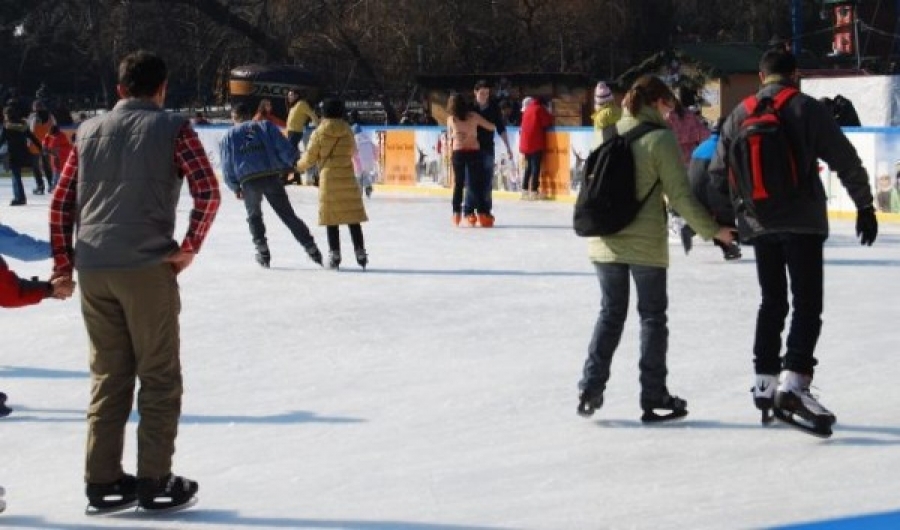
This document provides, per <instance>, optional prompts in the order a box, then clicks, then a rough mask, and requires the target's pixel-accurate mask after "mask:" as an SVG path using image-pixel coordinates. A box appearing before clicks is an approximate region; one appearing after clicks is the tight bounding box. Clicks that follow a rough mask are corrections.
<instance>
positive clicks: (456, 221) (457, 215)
mask: <svg viewBox="0 0 900 530" xmlns="http://www.w3.org/2000/svg"><path fill="white" fill-rule="evenodd" d="M461 220H462V214H461V213H459V212H454V213H453V224H454V225H456V226H459V222H460V221H461Z"/></svg>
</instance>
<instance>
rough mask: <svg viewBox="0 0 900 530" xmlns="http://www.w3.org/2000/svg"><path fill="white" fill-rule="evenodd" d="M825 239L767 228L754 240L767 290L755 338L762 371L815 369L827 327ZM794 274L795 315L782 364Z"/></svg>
mask: <svg viewBox="0 0 900 530" xmlns="http://www.w3.org/2000/svg"><path fill="white" fill-rule="evenodd" d="M824 242H825V236H822V235H815V234H767V235H763V236H759V237H757V238H755V239H754V240H753V247H754V249H755V253H756V274H757V277H758V279H759V287H760V292H761V294H762V303H760V305H759V313H758V314H757V317H756V338H755V341H754V344H753V356H754V364H755V368H756V373H758V374H773V375H774V374H777V373H779V372H780V371H781V370H782V369H785V370H791V371H792V372H798V373H801V374H809V375H812V373H813V367H814V366H815V365H816V364H817V361H816V359H815V357H814V356H813V353H814V352H815V349H816V342H818V340H819V333H820V332H821V330H822V318H821V317H822V298H823V296H822V285H823V270H822V268H823V260H822V246H823V244H824ZM789 280H790V292H791V296H792V303H791V305H792V306H793V315H792V316H791V324H790V329H789V331H788V335H787V349H786V351H785V354H784V364H783V365H782V363H781V359H780V357H779V356H780V354H781V332H782V331H783V330H784V323H785V319H786V318H787V315H788V311H789V310H790V309H791V306H789V305H788V287H789V282H788V281H789Z"/></svg>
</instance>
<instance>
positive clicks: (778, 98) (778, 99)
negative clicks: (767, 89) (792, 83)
mask: <svg viewBox="0 0 900 530" xmlns="http://www.w3.org/2000/svg"><path fill="white" fill-rule="evenodd" d="M798 92H800V91H799V90H797V89H796V88H794V87H786V88H783V89H781V91H780V92H778V93H777V94H775V97H774V98H772V101H774V102H775V103H774V105H775V110H776V111H778V110H781V109H782V108H783V107H784V106H785V105H786V104H787V102H788V100H790V99H791V98H792V97H794V96H796V95H797V93H798Z"/></svg>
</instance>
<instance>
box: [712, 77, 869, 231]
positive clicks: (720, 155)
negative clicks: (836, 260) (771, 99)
mask: <svg viewBox="0 0 900 530" xmlns="http://www.w3.org/2000/svg"><path fill="white" fill-rule="evenodd" d="M786 86H789V82H788V81H787V80H785V79H782V78H780V77H775V76H773V78H771V79H766V82H765V83H764V85H763V88H762V89H760V91H759V94H758V96H759V97H765V96H774V95H775V94H777V93H778V92H780V91H781V90H782V89H783V88H785V87H786ZM780 116H781V122H782V123H783V124H784V128H785V131H786V132H787V134H788V137H789V138H791V139H792V140H793V143H792V148H793V152H794V156H795V158H796V161H797V168H798V172H800V174H801V180H802V182H803V183H804V186H805V189H804V190H803V192H802V193H801V194H800V195H799V196H798V197H797V198H796V199H794V200H791V201H788V202H787V203H786V204H784V206H783V207H781V208H779V209H777V210H769V211H768V212H767V214H766V218H765V219H759V220H758V221H759V222H758V223H752V225H751V224H748V223H747V222H746V218H745V217H744V216H743V214H742V213H740V212H738V221H739V223H738V228H739V229H740V230H741V235H742V237H747V238H753V237H756V236H758V235H761V234H767V233H784V232H788V233H796V234H820V235H825V236H827V235H828V210H827V206H828V196H827V194H826V193H825V187H824V186H823V185H822V179H821V178H820V177H819V168H818V159H822V160H824V161H825V163H827V164H828V167H829V168H830V169H831V170H832V171H835V172H837V175H838V179H840V181H841V184H843V186H844V188H846V189H847V193H848V194H849V195H850V198H851V199H852V200H853V203H854V204H855V205H856V207H857V208H858V209H859V208H865V207H867V206H871V205H872V203H873V201H874V199H873V198H872V188H871V185H870V183H869V175H868V173H867V172H866V170H865V168H864V167H863V165H862V161H861V160H860V158H859V155H858V154H857V153H856V149H855V148H854V147H853V144H851V143H850V141H849V140H848V139H847V137H846V136H844V133H843V132H842V131H841V129H840V127H838V124H837V122H835V121H834V117H833V116H832V115H831V112H829V111H828V109H827V108H826V107H825V106H824V105H823V104H822V103H821V102H819V101H818V100H816V99H815V98H812V97H810V96H808V95H806V94H803V93H798V94H797V95H795V96H793V97H792V98H791V99H790V100H788V102H787V103H786V104H785V106H784V107H783V108H782V109H781V113H780ZM746 117H747V111H746V110H745V109H744V106H743V105H738V106H737V107H735V109H734V110H733V111H732V112H731V114H730V115H729V116H728V119H727V120H725V124H724V125H723V126H722V131H721V134H722V138H721V140H720V141H719V143H718V145H717V146H716V154H715V156H714V157H713V159H712V162H710V165H709V173H710V177H711V179H712V185H713V189H715V190H716V191H717V192H718V193H719V194H721V195H723V196H726V197H727V196H728V194H729V184H728V151H729V149H730V147H731V143H732V139H733V138H735V136H736V135H737V133H738V131H739V128H740V124H741V123H742V122H743V121H744V119H745V118H746ZM785 178H789V177H788V176H785ZM751 226H753V227H755V228H751Z"/></svg>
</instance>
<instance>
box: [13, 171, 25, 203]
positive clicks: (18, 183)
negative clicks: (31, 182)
mask: <svg viewBox="0 0 900 530" xmlns="http://www.w3.org/2000/svg"><path fill="white" fill-rule="evenodd" d="M9 170H10V171H11V172H12V192H13V200H14V201H16V202H25V200H26V199H25V186H23V185H22V167H21V166H16V165H10V166H9Z"/></svg>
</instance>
